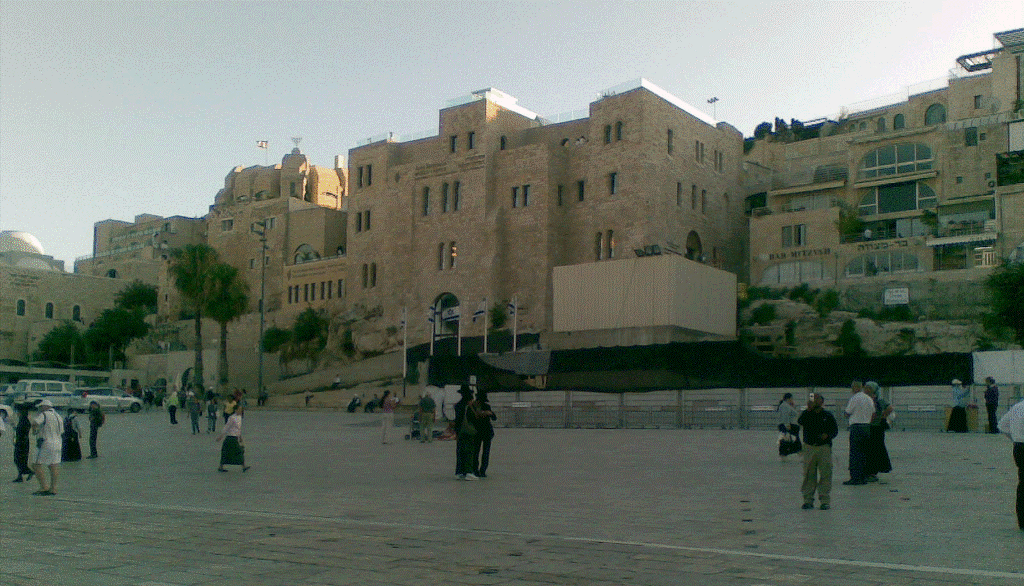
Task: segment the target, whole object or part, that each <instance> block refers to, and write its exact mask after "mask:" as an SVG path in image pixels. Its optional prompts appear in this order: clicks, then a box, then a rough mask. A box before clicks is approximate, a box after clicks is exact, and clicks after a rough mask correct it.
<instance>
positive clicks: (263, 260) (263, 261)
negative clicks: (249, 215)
mask: <svg viewBox="0 0 1024 586" xmlns="http://www.w3.org/2000/svg"><path fill="white" fill-rule="evenodd" d="M296 144H297V143H296ZM249 229H250V230H252V232H253V234H256V235H257V236H259V237H260V336H259V339H258V340H256V359H257V361H258V363H259V367H258V368H259V370H258V371H257V374H256V394H257V396H258V395H260V394H262V393H263V329H264V328H265V327H266V315H267V310H266V303H265V302H266V296H267V222H266V220H263V221H260V222H253V223H252V226H251V227H250V228H249Z"/></svg>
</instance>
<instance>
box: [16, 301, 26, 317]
mask: <svg viewBox="0 0 1024 586" xmlns="http://www.w3.org/2000/svg"><path fill="white" fill-rule="evenodd" d="M18 315H25V300H24V299H19V300H18Z"/></svg>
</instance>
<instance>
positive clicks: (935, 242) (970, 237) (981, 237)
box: [925, 232, 999, 246]
mask: <svg viewBox="0 0 1024 586" xmlns="http://www.w3.org/2000/svg"><path fill="white" fill-rule="evenodd" d="M998 237H999V235H998V234H996V233H995V232H980V233H978V234H962V235H960V236H944V237H942V238H931V239H929V240H927V241H925V245H926V246H949V245H951V244H966V243H968V242H995V241H996V239H997V238H998Z"/></svg>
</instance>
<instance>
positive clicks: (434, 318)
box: [427, 306, 437, 356]
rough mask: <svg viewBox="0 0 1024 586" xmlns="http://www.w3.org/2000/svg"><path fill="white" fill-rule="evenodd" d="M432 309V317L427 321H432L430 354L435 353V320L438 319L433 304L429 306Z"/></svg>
mask: <svg viewBox="0 0 1024 586" xmlns="http://www.w3.org/2000/svg"><path fill="white" fill-rule="evenodd" d="M427 309H428V310H430V317H429V318H428V319H427V322H428V323H430V355H431V356H433V355H434V320H436V319H437V312H436V310H435V309H434V307H433V306H430V307H428V308H427Z"/></svg>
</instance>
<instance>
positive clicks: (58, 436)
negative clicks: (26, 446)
mask: <svg viewBox="0 0 1024 586" xmlns="http://www.w3.org/2000/svg"><path fill="white" fill-rule="evenodd" d="M38 409H39V414H38V415H36V416H35V417H33V418H32V432H33V433H35V434H36V435H38V436H39V448H38V449H37V450H36V459H35V462H34V466H33V467H34V468H35V471H36V479H37V480H39V490H37V491H35V492H34V493H32V494H34V495H38V496H53V495H55V494H57V473H58V472H59V470H60V461H61V452H62V451H63V449H64V441H63V439H62V436H63V435H64V420H63V419H61V416H60V415H58V414H57V412H56V411H54V410H53V403H51V402H50V401H49V399H43V400H42V401H40V402H39V405H38ZM44 466H45V467H47V468H49V469H50V485H49V486H47V485H46V474H44V473H43V467H44Z"/></svg>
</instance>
